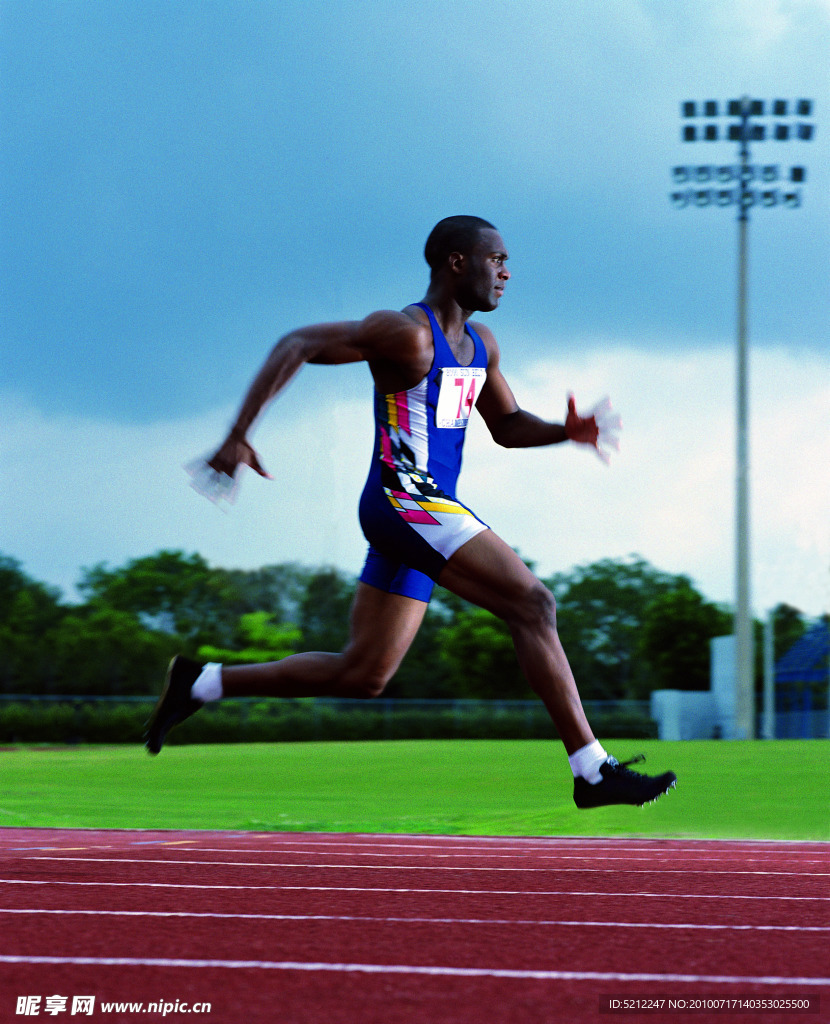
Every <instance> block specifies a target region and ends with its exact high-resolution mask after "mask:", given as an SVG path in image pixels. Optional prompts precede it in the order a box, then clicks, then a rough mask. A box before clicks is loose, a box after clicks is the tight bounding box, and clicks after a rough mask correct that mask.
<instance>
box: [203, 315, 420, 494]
mask: <svg viewBox="0 0 830 1024" xmlns="http://www.w3.org/2000/svg"><path fill="white" fill-rule="evenodd" d="M418 341H419V334H418V328H417V326H416V324H415V323H414V322H413V320H412V319H411V318H410V317H407V316H405V315H404V314H402V313H394V312H378V313H372V314H370V316H368V317H367V318H366V319H365V320H347V321H342V322H339V323H329V324H317V325H315V326H312V327H301V328H298V329H297V330H294V331H291V332H289V333H288V334H286V335H285V336H284V337H282V338H280V340H279V341H278V342H277V343H276V345H274V347H273V348H272V349H271V352H270V353H269V355H268V357H267V358H266V360H265V362H264V363H263V364H262V367H261V368H260V370H259V372H258V373H257V375H256V376H255V377H254V379H253V381H252V382H251V385H250V387H249V388H248V391H247V392H246V394H245V397H244V399H243V400H242V405H241V406H240V408H239V412H238V414H237V417H236V420H235V421H234V424H233V426H232V427H231V429H230V431H229V433H228V436H227V437H226V439H225V441H224V442H223V443H222V445H221V446H220V447H219V449H218V450H217V452H216V453H215V454H214V456H213V457H212V458H211V459H210V460H209V465H210V466H211V467H212V468H213V469H215V470H217V471H218V472H220V473H225V474H227V475H228V476H233V475H234V473H235V471H236V468H237V466H238V465H240V464H241V463H242V464H245V465H248V466H250V467H251V468H252V469H254V470H256V472H257V473H260V474H261V475H263V476H266V475H267V474H266V473H265V470H264V469H263V468H262V466H261V465H260V463H259V458H258V456H257V454H256V452H255V451H254V449H253V447H252V446H251V444H250V443H249V442H248V440H247V434H248V431H249V430H250V429H251V426H252V425H253V423H254V421H255V420H256V418H257V417H258V416H259V414H260V413H261V412H262V410H263V409H264V408H265V406H266V405H267V404H268V403H269V402H270V401H271V400H272V399H273V398H275V397H276V396H277V395H278V394H279V393H280V391H282V390H283V388H285V387H286V385H287V384H289V383H290V381H291V380H292V379H293V378H294V377H295V376H296V374H297V373H298V372H299V370H300V369H301V368H302V367H303V366H304V365H305V364H306V363H318V364H326V365H335V364H340V363H354V362H360V361H363V360H367V361H369V362H370V363H372V362H375V361H380V362H382V361H383V360H385V359H391V358H392V357H393V355H394V357H395V359H396V360H403V361H405V360H406V359H410V360H412V361H413V362H414V363H417V348H418Z"/></svg>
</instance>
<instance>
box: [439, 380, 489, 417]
mask: <svg viewBox="0 0 830 1024" xmlns="http://www.w3.org/2000/svg"><path fill="white" fill-rule="evenodd" d="M486 378H487V371H486V370H485V369H484V367H483V366H449V367H445V368H443V369H442V370H441V384H440V386H439V389H438V406H437V408H436V410H435V424H436V426H437V427H443V428H450V429H452V428H458V427H466V426H467V422H468V420H469V419H470V414H471V413H472V411H473V406H474V405H475V404H476V399H477V398H478V395H479V392H480V391H481V389H482V388H483V387H484V381H485V380H486Z"/></svg>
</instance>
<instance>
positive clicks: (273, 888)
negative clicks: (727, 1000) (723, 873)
mask: <svg viewBox="0 0 830 1024" xmlns="http://www.w3.org/2000/svg"><path fill="white" fill-rule="evenodd" d="M0 885H55V886H57V885H74V886H86V887H93V886H97V887H99V888H117V889H200V890H203V891H210V890H212V889H217V890H223V891H224V890H234V891H236V890H244V891H249V890H256V891H258V892H372V893H382V892H391V893H404V894H412V893H414V894H420V895H435V894H441V895H452V896H523V897H525V898H527V897H528V896H532V897H536V896H579V897H583V896H600V897H601V896H610V897H614V898H618V897H626V898H632V897H633V898H638V899H639V898H641V897H646V896H649V897H651V896H653V897H656V898H658V899H680V900H778V901H781V900H784V901H788V902H795V903H826V902H830V896H736V895H733V894H731V893H727V894H721V893H700V894H696V893H676V892H582V891H577V890H573V889H561V890H560V889H539V890H532V889H531V890H528V889H413V888H404V887H400V888H389V887H387V886H372V885H365V886H360V885H226V884H222V885H204V884H202V883H197V882H76V881H55V880H53V879H46V878H39V879H31V878H0Z"/></svg>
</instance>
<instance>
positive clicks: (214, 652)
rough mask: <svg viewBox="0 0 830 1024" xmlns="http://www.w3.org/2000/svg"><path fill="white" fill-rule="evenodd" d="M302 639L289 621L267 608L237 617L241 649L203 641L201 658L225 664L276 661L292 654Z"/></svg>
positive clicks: (298, 631) (200, 649)
mask: <svg viewBox="0 0 830 1024" xmlns="http://www.w3.org/2000/svg"><path fill="white" fill-rule="evenodd" d="M301 639H302V633H301V631H300V630H299V629H298V628H297V627H296V626H294V625H293V624H291V623H276V622H274V620H273V617H272V616H271V614H270V613H269V612H248V614H247V615H243V616H242V617H241V618H240V620H239V641H240V643H242V644H244V645H245V646H244V647H242V648H241V649H240V650H226V649H224V648H221V647H212V646H210V645H209V644H205V645H203V646H202V647H200V648H199V657H200V658H201V659H202V660H203V661H214V662H217V661H218V662H221V663H222V664H227V665H234V664H235V665H244V664H246V663H248V664H250V663H251V662H257V663H262V662H266V661H279V660H280V659H282V658H287V657H288V655H289V654H294V653H295V651H296V650H297V645H298V644H299V642H300V640H301Z"/></svg>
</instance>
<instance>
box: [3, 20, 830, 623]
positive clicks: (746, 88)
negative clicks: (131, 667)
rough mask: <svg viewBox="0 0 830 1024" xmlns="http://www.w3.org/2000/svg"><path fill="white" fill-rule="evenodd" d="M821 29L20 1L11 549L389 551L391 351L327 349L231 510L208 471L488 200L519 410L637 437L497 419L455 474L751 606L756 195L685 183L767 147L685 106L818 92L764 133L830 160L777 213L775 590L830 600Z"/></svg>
mask: <svg viewBox="0 0 830 1024" xmlns="http://www.w3.org/2000/svg"><path fill="white" fill-rule="evenodd" d="M828 52H830V0H789V2H786V0H672V2H671V3H667V2H665V0H614V2H609V0H580V3H579V4H574V3H572V2H566V0H545V2H541V0H512V2H511V3H510V4H509V5H506V4H504V3H492V2H490V0H452V2H447V0H422V2H406V0H394V2H393V0H372V2H371V3H369V2H363V0H340V2H332V0H325V2H322V0H320V2H318V0H305V2H303V3H302V4H300V3H288V2H275V0H257V2H250V0H233V2H230V0H212V2H198V0H197V2H194V0H164V2H159V0H140V2H139V0H119V2H117V3H113V2H111V0H84V2H79V0H62V2H61V3H57V2H52V0H50V2H43V0H0V352H1V354H2V359H1V360H0V367H1V368H2V369H0V403H2V404H1V405H0V408H2V410H3V412H2V417H0V459H2V483H0V553H2V554H5V555H7V556H11V557H13V558H16V559H18V560H19V561H20V562H21V563H22V565H23V568H24V570H25V571H26V572H27V573H28V574H29V575H31V576H32V577H34V578H36V579H39V580H42V581H44V582H47V583H50V584H53V585H55V586H58V587H60V588H61V589H62V590H63V592H64V593H65V595H66V596H67V598H68V599H75V598H76V596H77V595H76V592H75V591H74V585H75V583H76V582H77V580H78V579H79V577H80V573H81V570H82V569H83V568H84V567H88V566H92V565H95V564H98V563H100V562H105V563H107V564H108V565H110V566H118V565H122V564H124V563H125V562H126V561H128V560H129V559H132V558H137V557H141V556H143V555H147V554H151V553H153V552H154V551H157V550H159V549H162V548H174V549H179V550H183V551H187V552H191V551H198V552H199V553H201V554H202V555H203V556H204V557H205V558H206V559H207V560H208V561H209V562H210V563H211V564H212V565H217V566H224V567H227V568H232V567H241V568H255V567H258V566H261V565H266V564H274V563H278V562H284V561H298V562H301V563H303V564H307V565H311V566H316V565H335V566H338V567H339V568H342V569H343V570H344V571H346V572H349V573H357V572H359V570H360V566H361V564H362V559H363V555H364V547H365V545H364V541H363V538H362V536H361V534H360V529H359V525H358V522H357V515H356V507H357V500H358V497H359V494H360V491H361V489H362V485H363V480H364V477H365V474H366V471H367V468H368V460H369V456H370V452H371V443H372V426H371V379H370V377H369V374H368V370H367V368H366V367H365V366H359V365H357V366H348V367H307V368H305V369H304V370H303V371H302V372H301V374H300V375H299V376H298V378H297V379H296V380H295V381H294V382H293V383H292V385H291V387H290V388H289V389H288V390H287V391H286V392H285V393H284V394H283V395H281V396H280V397H279V399H278V400H277V401H276V402H275V403H274V404H273V406H271V407H270V408H269V409H268V410H267V411H266V413H265V415H264V416H263V417H262V420H261V422H260V423H259V424H258V426H257V429H256V432H255V434H254V436H253V440H254V442H255V444H256V445H257V447H258V449H259V450H260V452H261V454H262V458H263V461H264V462H265V465H266V466H267V468H268V469H269V470H270V471H271V473H272V474H273V475H274V477H275V480H274V481H263V480H260V479H258V478H255V477H254V476H253V475H251V474H249V476H248V477H246V478H245V479H244V480H243V481H242V486H241V488H240V494H239V499H238V501H237V503H236V504H235V505H234V506H233V508H232V509H230V511H228V512H227V513H225V512H223V511H221V510H219V509H217V508H216V507H214V506H213V505H212V504H210V503H209V502H207V501H205V500H204V499H203V498H201V497H199V496H198V495H197V494H196V493H195V492H194V491H193V490H191V489H190V488H189V487H188V481H187V476H186V474H185V473H184V472H183V470H182V465H183V464H184V463H186V462H188V461H189V460H191V459H192V458H194V457H195V456H198V455H202V454H206V453H207V452H209V451H210V450H211V449H212V448H213V447H215V446H216V445H217V444H218V443H219V441H220V440H221V438H222V436H223V433H224V431H225V430H226V428H227V426H228V425H229V423H230V422H231V421H232V419H233V417H234V414H235V411H236V408H237V407H238V405H239V402H240V401H241V398H242V396H243V394H244V391H245V389H246V387H247V385H248V383H249V382H250V380H251V379H252V377H253V375H254V374H255V372H256V371H257V369H258V368H259V366H260V364H261V362H262V360H263V359H264V358H265V356H266V355H267V353H268V351H269V349H270V347H271V346H272V344H273V343H274V342H275V341H276V340H277V339H278V338H279V337H280V336H281V335H282V334H283V333H285V332H286V331H288V330H290V329H291V328H293V327H297V326H300V325H303V324H309V323H316V322H324V321H330V320H339V319H359V318H362V317H363V316H365V315H366V314H367V313H369V312H370V311H372V310H374V309H381V308H393V309H400V308H402V307H403V306H405V305H407V304H408V303H410V302H412V301H417V300H419V299H420V298H422V297H423V294H424V291H425V288H426V283H427V273H426V264H425V263H424V261H423V256H422V252H423V244H424V241H425V239H426V236H427V234H428V233H429V231H430V229H431V228H432V226H433V225H434V224H435V223H436V222H437V221H438V220H439V219H441V218H442V217H444V216H448V215H451V214H455V213H473V214H476V215H479V216H483V217H485V218H486V219H488V220H490V221H491V222H493V223H495V224H496V225H497V226H498V227H499V229H500V231H501V233H502V235H503V237H504V239H505V241H506V243H507V247H508V249H509V252H510V256H511V258H510V262H509V267H510V269H511V272H512V275H513V276H512V279H511V280H510V282H509V284H508V287H507V291H506V294H505V297H504V299H503V300H502V303H501V306H500V308H499V309H498V310H497V311H496V312H494V313H492V314H489V315H488V316H487V320H486V322H487V324H488V326H489V327H490V328H491V329H492V330H493V332H494V333H495V335H496V338H497V339H498V341H499V344H500V347H501V352H502V369H503V370H504V372H505V375H506V377H507V379H508V382H509V383H510V384H511V386H512V387H513V390H514V392H515V393H516V396H517V398H518V400H519V401H520V403H521V404H522V405H523V406H524V407H526V408H528V409H530V410H531V411H533V412H535V413H537V414H539V415H542V416H544V417H546V418H550V419H552V420H554V421H561V420H562V418H563V417H564V410H565V402H566V396H567V394H568V392H570V391H573V392H575V394H576V396H577V403H578V405H579V407H580V408H582V409H586V408H589V407H590V406H592V405H593V404H594V403H595V402H596V401H597V400H598V399H600V398H601V397H603V396H604V395H606V394H608V395H610V396H611V399H612V401H613V402H614V405H615V407H616V408H617V409H618V410H619V411H620V412H621V414H622V417H623V423H624V429H623V435H622V448H621V451H620V453H619V455H617V456H615V458H614V459H613V461H612V464H611V466H609V467H606V466H604V465H603V464H602V463H601V462H600V461H599V460H598V459H596V458H595V457H594V456H593V455H592V453H591V452H590V451H588V450H585V449H582V448H577V447H575V446H570V445H569V446H558V447H556V448H554V449H544V450H536V451H521V452H516V451H505V450H503V449H499V448H498V447H496V446H495V445H494V444H493V443H492V442H491V441H490V439H489V437H488V436H487V434H486V430H485V429H484V427H483V424H482V423H481V422H480V421H476V420H474V421H473V424H472V426H471V429H470V436H469V439H468V444H467V451H466V454H465V466H464V471H463V474H462V478H461V485H460V489H459V496H460V497H461V498H462V500H464V501H465V502H466V503H468V504H470V505H472V506H473V507H474V508H475V509H476V511H477V513H478V514H479V515H480V516H481V517H482V518H483V519H485V521H487V522H489V523H490V524H491V525H492V526H493V528H494V529H496V530H497V532H499V533H500V535H502V536H503V537H504V538H505V539H506V540H507V541H508V542H509V543H510V544H512V545H513V546H515V547H516V548H517V549H518V550H519V551H520V552H521V553H522V554H523V555H524V556H525V557H526V558H529V559H532V560H533V561H534V562H535V563H536V565H537V568H538V570H539V572H540V573H541V574H543V575H546V574H551V573H554V572H566V571H568V570H570V569H572V568H573V567H575V566H578V565H584V564H587V563H590V562H593V561H597V560H599V559H602V558H626V557H629V556H630V555H634V554H636V555H639V556H641V557H643V558H645V559H647V560H648V561H650V562H651V563H652V564H654V565H655V566H656V567H657V568H659V569H662V570H665V571H668V572H674V573H683V574H686V575H688V576H689V577H690V578H691V579H692V580H693V582H694V583H695V585H696V586H697V587H698V588H699V589H700V590H701V591H702V592H703V593H704V595H705V596H706V597H707V598H708V599H710V600H713V601H718V602H725V603H729V602H730V601H732V599H733V594H734V580H733V577H734V556H733V552H734V490H735V486H734V479H735V349H736V344H735V334H736V290H737V225H736V210H735V207H725V208H718V207H710V208H697V207H689V208H685V209H678V208H676V207H675V206H673V204H672V203H671V201H670V194H671V192H672V191H673V190H674V189H675V186H674V184H673V180H672V168H673V167H676V166H689V165H695V166H697V165H707V166H708V165H713V164H714V165H718V166H724V165H731V164H734V163H735V162H736V160H737V146H736V145H735V144H734V143H730V142H726V141H723V142H717V143H702V142H701V143H695V144H688V143H683V142H682V141H681V126H682V123H683V120H682V118H681V107H680V104H681V102H682V101H684V100H695V101H697V102H702V101H704V100H710V99H716V100H718V101H720V102H723V101H726V100H729V99H734V98H737V97H740V96H744V95H747V96H751V97H753V98H760V99H763V100H765V101H766V102H769V101H770V100H772V99H778V98H783V99H786V100H788V101H789V102H790V104H792V101H794V100H795V99H799V98H809V99H811V100H813V101H814V104H815V106H814V111H813V114H812V116H811V117H810V118H809V121H810V122H811V123H813V124H814V125H815V137H814V139H813V140H811V141H809V142H800V141H790V142H787V143H780V142H775V141H765V142H759V143H756V144H753V147H752V160H753V163H756V162H757V164H759V165H760V164H763V165H775V166H777V167H779V168H780V169H781V171H782V173H784V174H788V173H789V168H790V167H791V166H805V167H806V168H807V174H806V181H805V182H804V184H803V185H802V186H799V188H800V192H801V203H800V205H799V206H798V207H797V208H795V209H785V208H783V207H780V206H777V207H774V208H756V209H753V210H752V211H751V212H750V225H749V264H748V265H749V281H748V294H749V303H748V325H749V340H750V351H751V355H750V393H749V401H750V417H751V419H750V465H751V477H750V480H751V498H752V504H751V528H752V548H751V550H752V603H753V608H754V610H755V613H756V614H757V615H759V616H760V615H763V614H765V612H766V611H768V610H769V609H770V608H772V607H773V606H774V605H776V604H778V603H780V602H786V603H789V604H792V605H794V606H796V607H798V608H801V609H802V610H803V611H805V612H806V613H807V614H808V615H818V614H821V613H822V612H825V611H828V610H830V472H828V464H829V463H830V203H828V196H830V160H828V157H830V142H829V141H828V140H830V70H829V69H830V64H828V60H827V53H828ZM787 120H788V122H790V123H794V122H795V120H797V119H795V118H792V117H790V118H788V119H787ZM721 123H723V124H726V123H728V120H726V119H722V121H721ZM780 187H782V188H783V186H780ZM787 187H790V186H787Z"/></svg>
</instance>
